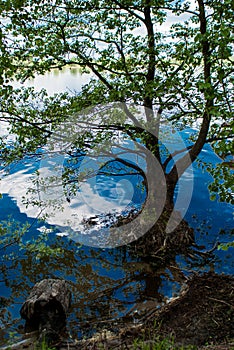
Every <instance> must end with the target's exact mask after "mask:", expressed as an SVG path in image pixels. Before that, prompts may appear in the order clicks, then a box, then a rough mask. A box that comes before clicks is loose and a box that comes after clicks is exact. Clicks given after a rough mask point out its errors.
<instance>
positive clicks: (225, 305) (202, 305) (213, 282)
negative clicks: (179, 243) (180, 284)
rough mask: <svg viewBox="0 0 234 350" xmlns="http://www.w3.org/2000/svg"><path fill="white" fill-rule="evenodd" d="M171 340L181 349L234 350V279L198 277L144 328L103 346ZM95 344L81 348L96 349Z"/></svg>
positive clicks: (123, 332) (124, 346)
mask: <svg viewBox="0 0 234 350" xmlns="http://www.w3.org/2000/svg"><path fill="white" fill-rule="evenodd" d="M168 337H171V338H173V341H174V343H175V344H177V345H194V346H196V348H198V349H207V350H208V349H209V350H211V349H212V350H214V349H217V350H226V349H232V350H233V349H234V277H233V276H228V275H218V274H215V273H212V272H210V273H205V274H203V275H199V274H195V275H193V277H191V278H190V279H189V280H188V281H187V283H186V286H185V287H184V288H183V289H182V290H181V292H180V295H179V296H178V297H177V298H174V299H173V300H172V301H171V302H169V303H168V304H167V305H165V306H163V307H162V308H161V309H160V311H159V310H155V311H154V312H153V313H152V314H151V315H150V316H149V317H148V318H147V319H146V320H145V321H144V322H143V324H141V325H137V326H135V327H134V326H132V327H127V329H126V328H125V329H124V330H120V334H119V335H118V337H113V336H112V337H109V339H108V337H106V338H105V337H104V338H103V339H102V343H103V344H104V348H105V349H131V348H132V349H133V347H131V345H132V344H133V341H134V339H135V338H138V339H140V338H142V339H144V340H145V341H147V340H151V341H152V339H158V338H162V339H163V338H168ZM117 339H118V341H117ZM99 341H100V340H99ZM94 342H95V341H93V342H90V341H89V342H86V343H85V344H83V346H82V347H80V348H82V349H95V347H92V346H94ZM96 344H97V343H96ZM207 344H210V345H207ZM77 349H78V347H77Z"/></svg>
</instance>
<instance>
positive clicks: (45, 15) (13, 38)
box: [0, 0, 233, 201]
mask: <svg viewBox="0 0 234 350" xmlns="http://www.w3.org/2000/svg"><path fill="white" fill-rule="evenodd" d="M0 16H1V27H0V46H1V58H0V60H1V62H0V63H1V64H0V70H1V78H0V79H1V84H2V87H1V107H0V120H2V121H6V122H8V123H9V124H8V125H9V128H10V132H12V133H14V134H15V135H16V142H15V145H14V148H12V149H10V150H9V147H7V146H6V143H7V140H6V139H4V138H3V137H2V138H1V149H2V158H3V159H4V160H8V161H12V160H13V159H16V158H20V157H22V156H23V155H24V154H25V153H28V152H34V151H35V150H36V149H37V148H38V146H41V145H43V144H44V143H45V139H46V138H47V137H48V136H49V135H50V134H51V132H52V131H53V129H54V128H55V127H56V125H57V124H58V123H60V122H61V121H64V120H66V119H67V118H68V116H69V115H71V114H72V113H76V112H79V111H81V110H82V109H84V108H86V107H90V106H95V105H97V104H101V103H102V104H103V103H109V102H115V101H120V102H123V103H125V102H133V103H135V104H137V105H141V106H144V107H146V111H145V117H146V120H147V123H148V125H150V126H151V127H152V129H153V131H154V132H153V135H151V134H149V133H148V132H145V130H139V128H137V122H136V120H135V117H134V116H133V115H132V116H131V115H130V114H128V117H129V116H130V119H131V121H132V123H133V126H134V127H132V126H131V127H129V124H128V125H126V122H125V121H122V122H121V120H118V119H116V120H115V121H114V124H115V128H114V129H115V130H113V129H112V130H110V129H111V128H110V125H107V126H103V127H102V128H101V132H102V133H103V134H105V135H106V138H107V139H108V138H109V139H110V138H111V137H113V133H114V132H116V130H122V131H126V133H127V135H128V136H129V137H130V138H131V139H133V140H135V139H136V137H140V139H141V141H142V143H143V144H144V145H145V147H146V148H147V149H149V150H150V151H151V152H152V153H153V154H154V156H156V157H157V159H158V160H159V162H160V163H161V164H162V159H161V155H160V150H159V144H158V138H159V129H160V127H159V126H160V121H161V120H162V119H163V118H166V119H167V120H170V121H171V122H172V123H174V124H175V125H176V126H177V127H178V126H179V127H185V126H186V127H187V126H193V127H194V125H196V128H197V133H196V134H195V135H193V138H192V139H191V140H190V141H191V142H190V145H189V147H188V148H187V150H183V152H182V151H181V154H182V157H181V158H180V159H179V160H178V161H177V167H176V166H174V167H172V169H171V170H170V172H169V173H168V174H167V182H168V184H169V183H173V186H172V187H173V188H174V186H175V183H176V182H177V181H178V178H179V177H180V176H181V174H182V173H183V172H184V171H185V169H186V167H187V166H188V165H189V163H190V160H191V161H194V160H195V159H196V158H197V157H198V155H199V153H200V151H201V149H202V148H203V146H204V144H205V143H207V142H211V143H212V145H213V147H215V149H216V151H217V153H218V154H219V155H220V156H221V157H223V158H225V157H226V156H227V155H230V154H231V153H232V152H233V145H232V142H231V138H232V136H233V119H232V110H233V99H232V95H231V91H232V86H233V77H232V73H233V46H232V44H233V36H232V29H233V23H232V21H233V18H232V2H231V1H230V0H226V1H225V2H220V1H217V0H208V1H204V0H196V1H178V0H142V1H129V0H123V1H122V0H112V1H108V0H107V1H96V0H93V1H83V0H82V1H78V0H66V1H65V0H46V1H43V0H36V1H30V0H11V1H10V0H1V1H0ZM171 23H172V24H171ZM67 65H72V66H74V65H76V66H77V67H80V69H81V71H82V72H90V73H91V77H92V78H91V79H90V82H89V83H88V84H87V85H85V86H83V88H82V90H81V92H79V93H77V94H76V95H68V94H66V93H65V94H62V95H55V96H52V97H50V96H48V95H47V93H46V91H44V90H42V91H41V92H40V93H36V92H34V91H33V89H26V88H24V87H22V88H18V89H16V88H14V84H13V81H14V80H18V81H20V82H24V81H25V80H26V79H28V78H31V77H34V76H35V75H37V74H43V73H45V72H47V71H50V70H51V69H53V68H59V69H61V68H62V67H64V66H67ZM151 109H153V111H154V112H153V113H151V112H149V111H150V110H151ZM162 116H163V117H162ZM95 127H96V126H95ZM86 137H87V138H90V134H89V135H82V140H79V141H80V147H84V145H85V138H86ZM99 141H100V139H99V138H97V139H96V142H97V143H98V142H99ZM93 142H95V140H94V141H93ZM89 144H90V143H89ZM170 157H171V155H169V159H168V160H167V163H168V162H169V160H170ZM231 165H232V163H231V162H229V161H228V162H226V165H225V166H226V168H225V169H226V170H225V171H223V174H225V179H224V182H225V181H226V180H227V183H230V168H231ZM164 169H166V166H164ZM213 172H214V171H213ZM219 174H220V172H218V173H217V172H216V173H215V175H216V178H217V177H219ZM215 186H216V187H217V184H216V185H215ZM223 189H224V191H223V193H222V196H221V199H225V200H226V199H229V200H231V201H232V197H231V194H230V190H229V186H226V187H225V186H223Z"/></svg>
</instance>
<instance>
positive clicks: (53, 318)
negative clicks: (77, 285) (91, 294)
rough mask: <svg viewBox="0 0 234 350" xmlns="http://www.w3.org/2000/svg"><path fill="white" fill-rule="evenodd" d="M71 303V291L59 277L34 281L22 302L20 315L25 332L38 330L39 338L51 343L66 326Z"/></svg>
mask: <svg viewBox="0 0 234 350" xmlns="http://www.w3.org/2000/svg"><path fill="white" fill-rule="evenodd" d="M70 305H71V292H70V291H69V289H68V287H67V283H66V281H64V280H60V279H44V280H42V281H41V282H39V283H36V284H35V286H34V287H33V289H32V291H31V293H30V295H29V297H28V298H27V300H26V301H25V302H24V304H23V306H22V308H21V310H20V315H21V317H22V318H23V319H25V320H26V324H25V332H32V331H36V330H38V331H39V338H40V339H42V338H45V339H46V340H47V342H49V343H51V342H53V341H54V340H57V339H58V335H59V334H60V333H61V331H62V330H63V329H64V328H65V326H66V315H67V312H68V309H69V307H70Z"/></svg>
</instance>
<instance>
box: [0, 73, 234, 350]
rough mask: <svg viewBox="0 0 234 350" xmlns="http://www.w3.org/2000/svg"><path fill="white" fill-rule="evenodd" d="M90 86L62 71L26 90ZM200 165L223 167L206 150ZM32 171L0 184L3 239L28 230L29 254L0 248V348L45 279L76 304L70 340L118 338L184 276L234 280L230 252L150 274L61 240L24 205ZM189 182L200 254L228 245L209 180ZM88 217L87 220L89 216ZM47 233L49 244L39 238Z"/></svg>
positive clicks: (118, 251) (227, 218) (227, 223)
mask: <svg viewBox="0 0 234 350" xmlns="http://www.w3.org/2000/svg"><path fill="white" fill-rule="evenodd" d="M88 79H89V76H88V75H85V76H80V74H79V72H78V71H77V70H69V69H66V70H64V71H61V72H60V71H57V72H52V73H49V74H47V75H46V76H45V77H37V78H36V79H35V80H34V81H29V82H27V84H28V85H34V86H35V88H36V89H40V88H42V87H44V88H46V89H47V90H48V92H49V93H50V94H52V93H54V92H62V91H64V90H66V89H67V90H68V91H74V90H76V91H78V90H79V89H80V85H81V84H83V83H85V82H87V81H88ZM55 87H56V88H55ZM199 159H200V160H202V161H204V162H210V163H212V164H216V163H219V162H220V161H221V160H220V158H219V157H217V155H215V154H214V152H213V150H212V148H211V147H210V146H206V147H205V148H204V150H203V151H202V153H201V155H200V157H199ZM37 167H38V162H36V161H35V159H25V160H23V161H22V162H20V163H18V164H12V166H11V169H10V172H9V174H6V175H4V174H3V173H2V181H1V182H0V193H2V195H3V197H2V199H0V208H1V209H0V220H1V221H5V226H6V228H7V230H8V231H17V232H19V231H20V230H22V229H23V227H24V225H25V224H27V225H28V226H27V229H25V234H24V236H23V243H24V244H27V245H28V250H24V249H21V247H20V246H19V245H18V244H17V242H15V244H11V245H9V246H8V247H6V248H4V249H3V247H0V249H1V250H0V251H1V253H2V258H1V259H2V260H1V261H2V268H1V270H0V272H1V277H0V290H1V294H0V317H1V319H0V326H1V330H0V345H3V344H6V343H7V341H8V338H9V333H10V332H15V334H16V335H18V334H20V333H22V328H23V324H24V322H23V321H22V320H20V316H19V310H20V307H21V305H22V302H23V301H24V300H25V299H26V297H27V295H28V293H29V292H30V288H31V286H32V285H33V284H34V283H35V282H37V281H39V280H41V279H43V278H49V277H51V278H56V277H59V278H64V279H66V280H67V281H69V283H70V288H71V289H72V292H73V301H72V309H71V313H70V315H69V318H68V328H69V331H70V335H71V337H73V338H77V337H82V336H83V335H86V336H87V335H90V334H92V332H93V331H94V330H97V329H98V328H99V327H101V326H102V327H104V326H105V325H107V327H109V328H110V327H111V330H113V331H115V329H116V328H117V323H118V321H120V319H121V322H124V320H125V319H128V317H130V318H131V319H132V321H133V322H137V321H136V320H134V317H132V314H133V310H138V311H139V313H140V312H143V311H144V310H150V309H151V308H152V307H160V305H162V304H163V303H165V302H166V301H167V300H168V299H169V298H171V297H172V296H173V295H175V294H176V293H177V292H178V290H179V288H180V286H181V284H182V283H183V281H184V280H183V278H182V277H181V276H182V275H184V276H187V275H189V274H190V273H191V272H192V271H194V270H198V271H205V270H209V269H214V270H215V271H216V272H219V273H221V272H224V273H228V274H233V273H234V260H233V248H230V249H229V250H227V251H222V250H215V252H214V258H213V259H212V260H211V261H209V263H208V264H207V265H200V264H199V263H198V262H197V261H192V260H191V259H190V260H189V259H187V258H185V257H183V256H178V257H176V259H175V261H174V262H173V263H170V264H169V266H166V267H165V266H164V267H160V266H157V267H154V265H153V264H151V263H147V262H142V261H141V260H140V259H138V258H133V257H132V256H130V255H129V253H128V251H126V249H125V248H124V247H117V248H115V249H104V248H100V247H96V248H95V247H89V246H87V245H84V244H83V245H80V244H79V242H75V241H74V240H72V239H70V238H69V236H66V235H63V234H61V230H58V229H57V228H56V225H55V224H54V223H52V224H51V223H50V224H51V225H50V224H49V223H48V222H43V221H40V220H38V217H37V215H38V214H39V213H36V212H35V210H33V209H32V210H31V211H30V210H29V209H26V208H25V206H24V205H23V204H22V198H23V196H25V195H26V184H27V181H28V180H29V179H30V178H31V176H32V173H33V172H34V171H35V169H37ZM192 172H193V174H192ZM192 176H193V179H194V190H193V192H192V198H191V201H190V203H189V207H188V210H187V212H186V214H185V219H186V220H187V221H188V222H189V224H190V226H191V227H193V228H194V230H195V236H196V243H197V244H198V245H200V246H204V247H203V250H204V251H206V250H209V249H211V248H212V247H213V246H214V245H215V243H216V242H223V243H225V242H228V241H230V240H231V239H232V236H231V230H232V229H233V207H232V206H231V205H230V204H227V203H220V202H218V201H211V200H210V198H209V192H208V188H207V187H208V184H209V183H210V182H211V181H212V178H211V176H210V175H209V174H208V172H207V171H206V170H205V169H201V167H199V166H198V164H194V166H193V168H190V169H188V170H187V172H186V173H185V174H184V176H183V178H182V179H181V182H182V189H183V188H186V184H189V183H190V181H191V177H192ZM112 185H113V184H111V185H110V183H108V185H106V186H107V187H108V186H109V188H108V189H107V192H108V196H110V187H111V186H112ZM133 185H134V186H135V185H136V184H134V183H133ZM111 188H112V187H111ZM113 188H114V185H113ZM104 195H105V194H103V196H104ZM111 195H112V196H113V193H112V194H111ZM140 195H142V194H141V192H135V197H134V198H135V199H134V203H133V204H135V205H140V204H141V203H142V202H143V201H144V194H143V195H142V198H140ZM177 196H178V193H177ZM86 209H87V208H86ZM182 209H183V208H181V210H182ZM85 213H86V214H90V215H91V214H92V213H91V212H90V213H88V211H86V212H85ZM48 230H49V232H50V234H49V240H48V241H47V240H46V236H43V232H46V231H48ZM221 230H222V232H220V231H221ZM81 243H82V242H81ZM83 243H84V242H83ZM38 245H41V246H42V245H43V247H44V254H41V253H39V251H38V249H37V247H38ZM50 247H53V248H59V249H60V250H57V251H53V255H51V254H52V253H51V252H50V251H49V248H50ZM178 271H180V273H178Z"/></svg>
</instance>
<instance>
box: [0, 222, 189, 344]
mask: <svg viewBox="0 0 234 350" xmlns="http://www.w3.org/2000/svg"><path fill="white" fill-rule="evenodd" d="M10 223H11V224H9V222H8V225H7V224H6V223H5V226H4V225H3V226H2V228H1V230H2V245H1V250H2V253H3V254H2V261H1V270H0V271H1V291H2V297H1V300H0V301H1V328H2V330H1V335H0V337H1V338H0V344H2V345H3V344H6V338H7V337H9V334H10V332H12V331H14V332H16V333H22V332H23V324H24V323H23V321H22V320H20V319H19V317H20V316H19V309H20V307H21V306H22V303H23V301H24V300H25V299H26V298H27V296H28V294H29V292H30V289H31V287H32V286H33V285H34V284H35V283H36V282H38V281H40V280H41V279H43V278H63V279H65V280H66V281H68V283H69V286H70V289H71V292H72V295H73V298H72V307H71V312H70V315H69V317H68V330H69V332H70V334H71V335H72V337H73V338H78V337H82V336H90V335H91V334H93V332H95V331H96V330H98V329H101V328H103V327H104V326H105V325H108V327H109V328H111V329H112V330H113V331H114V330H117V328H118V323H119V324H120V323H122V322H125V321H126V320H128V321H129V320H130V321H131V322H137V318H142V317H144V315H145V314H147V313H148V312H150V310H151V309H152V308H155V307H157V306H160V305H161V304H162V303H164V302H165V301H166V299H167V298H168V297H170V296H171V295H172V292H173V291H172V287H171V286H169V287H168V283H170V281H171V282H173V286H174V287H176V286H177V287H178V285H179V284H181V283H182V282H183V281H184V276H183V273H182V272H181V271H180V269H179V268H178V267H177V266H176V264H175V261H174V259H168V261H167V264H165V259H162V257H161V258H160V257H159V258H155V257H154V258H153V257H152V256H151V258H149V257H148V258H147V257H145V256H144V257H140V256H139V254H138V253H137V251H136V249H135V248H134V249H133V247H131V246H123V247H118V248H114V249H101V248H91V247H86V246H81V245H79V244H78V243H75V242H74V241H72V240H69V239H68V238H67V237H60V236H57V235H56V234H55V233H53V232H50V234H49V235H47V234H46V233H42V232H41V233H40V234H38V235H37V236H36V235H35V229H34V232H32V228H33V227H32V226H31V228H29V227H28V226H26V227H23V226H22V225H21V224H17V223H14V224H13V223H12V221H10ZM9 225H11V226H9ZM39 225H41V224H39ZM10 230H14V232H15V233H14V234H13V235H12V234H11V235H10ZM30 230H31V232H30ZM45 231H46V230H45ZM16 232H17V235H16ZM37 232H38V231H37ZM11 233H12V232H11ZM33 236H34V238H32V237H33ZM9 237H11V239H9ZM29 237H31V238H30V240H29ZM168 256H169V255H168ZM165 278H166V280H167V282H166V285H165V283H164V280H165ZM174 282H177V283H174ZM178 283H179V284H178ZM174 292H176V290H175V291H174Z"/></svg>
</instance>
